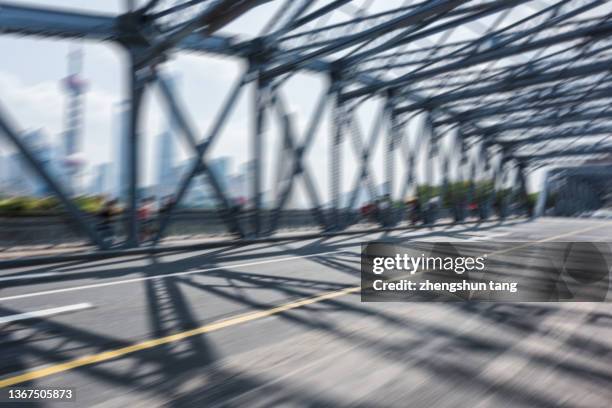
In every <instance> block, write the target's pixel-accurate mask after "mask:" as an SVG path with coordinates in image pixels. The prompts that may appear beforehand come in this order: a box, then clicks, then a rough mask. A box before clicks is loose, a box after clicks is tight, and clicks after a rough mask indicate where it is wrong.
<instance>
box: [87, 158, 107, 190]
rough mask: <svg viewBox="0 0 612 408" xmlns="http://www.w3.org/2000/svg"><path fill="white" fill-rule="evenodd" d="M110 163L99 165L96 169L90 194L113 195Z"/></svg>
mask: <svg viewBox="0 0 612 408" xmlns="http://www.w3.org/2000/svg"><path fill="white" fill-rule="evenodd" d="M111 170H112V169H111V164H110V163H102V164H98V165H97V166H95V167H94V174H93V178H92V180H91V186H90V188H89V193H90V194H93V195H100V194H101V195H108V194H112V171H111Z"/></svg>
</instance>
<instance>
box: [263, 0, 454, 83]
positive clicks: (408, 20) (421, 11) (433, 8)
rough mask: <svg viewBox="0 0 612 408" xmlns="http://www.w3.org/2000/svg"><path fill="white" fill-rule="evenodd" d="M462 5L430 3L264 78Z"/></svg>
mask: <svg viewBox="0 0 612 408" xmlns="http://www.w3.org/2000/svg"><path fill="white" fill-rule="evenodd" d="M462 3H463V1H461V0H433V1H430V2H428V3H427V5H425V6H423V7H419V8H417V9H416V10H411V11H409V12H408V13H406V14H403V15H401V16H399V17H396V18H392V19H391V20H390V21H387V22H385V23H382V24H379V25H377V26H374V27H372V28H369V29H366V30H363V31H361V32H359V33H355V34H351V35H348V36H346V37H343V38H340V39H338V40H337V41H335V42H334V43H333V44H331V45H329V46H327V47H323V48H321V49H319V50H316V51H313V52H310V53H308V54H303V55H299V56H296V57H293V58H291V60H290V61H289V62H287V63H282V64H280V65H278V66H276V67H274V68H271V69H268V70H266V71H265V72H264V73H263V74H262V75H263V77H264V78H275V77H277V76H279V75H282V74H285V73H287V72H289V71H292V70H295V69H297V68H300V67H302V66H303V64H305V63H307V62H308V61H311V60H313V59H317V58H320V57H323V56H326V55H329V54H332V53H335V52H338V51H341V50H343V49H346V48H348V47H351V46H353V45H355V44H358V43H360V42H362V41H365V40H367V39H369V38H372V37H374V36H380V35H384V34H386V33H388V32H391V31H393V30H397V29H398V28H401V27H406V26H409V25H412V24H417V23H419V22H420V21H421V20H423V19H426V18H429V17H431V16H433V15H436V14H440V13H443V12H445V11H449V10H452V9H453V8H455V7H457V6H459V5H461V4H462Z"/></svg>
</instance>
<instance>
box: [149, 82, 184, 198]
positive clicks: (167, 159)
mask: <svg viewBox="0 0 612 408" xmlns="http://www.w3.org/2000/svg"><path fill="white" fill-rule="evenodd" d="M169 85H170V89H171V90H172V91H174V90H175V88H176V85H177V80H176V77H174V76H172V77H170V79H169ZM178 132H179V130H178V126H177V123H176V120H175V119H174V117H173V116H172V115H169V116H168V120H167V121H166V124H165V127H164V130H163V131H162V132H161V133H160V134H159V136H158V139H157V141H158V143H157V155H156V156H157V160H156V162H155V166H156V171H157V172H156V178H155V184H156V190H157V195H159V196H160V197H163V196H167V195H171V194H174V192H175V190H176V183H177V181H178V173H177V153H178V152H177V146H178V143H177V133H178Z"/></svg>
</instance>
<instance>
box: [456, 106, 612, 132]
mask: <svg viewBox="0 0 612 408" xmlns="http://www.w3.org/2000/svg"><path fill="white" fill-rule="evenodd" d="M601 118H608V119H612V112H597V113H587V114H573V115H555V116H550V117H546V118H542V119H537V120H532V121H527V122H510V123H506V124H504V125H498V126H491V127H483V128H480V129H478V130H473V131H468V132H465V136H475V135H490V134H499V133H502V132H507V131H510V130H517V129H532V128H537V127H546V126H557V125H560V124H566V123H572V122H588V121H591V120H594V119H601Z"/></svg>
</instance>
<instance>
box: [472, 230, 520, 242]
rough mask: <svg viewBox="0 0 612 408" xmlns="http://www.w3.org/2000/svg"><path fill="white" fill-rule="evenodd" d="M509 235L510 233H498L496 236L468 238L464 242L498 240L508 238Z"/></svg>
mask: <svg viewBox="0 0 612 408" xmlns="http://www.w3.org/2000/svg"><path fill="white" fill-rule="evenodd" d="M510 234H512V233H511V232H500V233H497V234H489V235H477V236H475V237H472V238H468V239H467V240H466V241H485V240H488V239H492V238H500V237H504V236H508V235H510Z"/></svg>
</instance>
